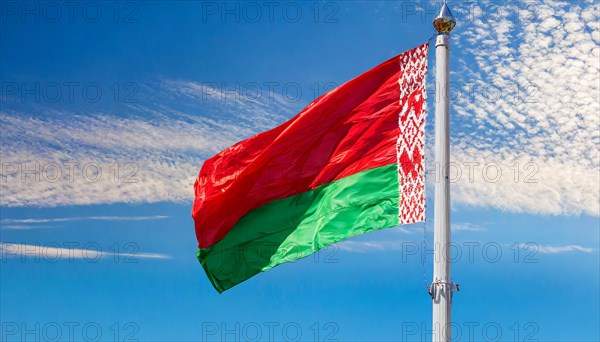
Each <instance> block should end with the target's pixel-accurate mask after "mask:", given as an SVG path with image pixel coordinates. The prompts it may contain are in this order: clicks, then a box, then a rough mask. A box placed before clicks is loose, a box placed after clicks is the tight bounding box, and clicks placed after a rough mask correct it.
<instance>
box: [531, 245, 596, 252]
mask: <svg viewBox="0 0 600 342" xmlns="http://www.w3.org/2000/svg"><path fill="white" fill-rule="evenodd" d="M520 247H521V248H524V249H531V248H533V249H534V250H535V251H537V252H539V253H542V254H559V253H567V252H583V253H592V252H593V251H594V249H593V248H587V247H582V246H579V245H566V246H550V245H537V244H520Z"/></svg>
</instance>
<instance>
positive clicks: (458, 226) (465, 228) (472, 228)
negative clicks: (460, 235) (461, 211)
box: [452, 222, 485, 232]
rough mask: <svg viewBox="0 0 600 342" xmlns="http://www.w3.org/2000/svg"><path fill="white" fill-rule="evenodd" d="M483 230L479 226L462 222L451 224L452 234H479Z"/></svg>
mask: <svg viewBox="0 0 600 342" xmlns="http://www.w3.org/2000/svg"><path fill="white" fill-rule="evenodd" d="M483 230H485V228H483V227H482V226H481V225H478V224H474V223H469V222H462V223H454V224H452V231H454V232H480V231H483Z"/></svg>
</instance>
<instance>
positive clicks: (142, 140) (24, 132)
mask: <svg viewBox="0 0 600 342" xmlns="http://www.w3.org/2000/svg"><path fill="white" fill-rule="evenodd" d="M143 89H145V91H146V93H145V94H144V95H141V98H140V99H139V101H138V103H136V104H131V105H129V106H128V108H127V113H126V114H123V113H110V112H104V111H103V112H99V113H88V114H85V115H83V114H80V113H71V112H57V111H55V110H43V111H42V112H41V113H36V114H35V115H32V114H29V113H23V112H14V111H7V110H5V111H3V112H0V125H1V126H2V136H1V137H0V143H1V145H2V149H1V151H0V159H1V160H2V165H1V170H0V193H1V195H0V205H2V206H42V207H52V206H62V205H85V204H103V203H117V202H125V203H153V202H161V201H170V202H191V201H192V199H193V183H194V180H195V178H196V176H197V173H198V171H199V169H200V166H201V165H202V162H203V160H205V159H206V158H208V157H210V156H212V155H214V154H216V153H217V152H219V151H220V150H222V149H224V148H225V147H227V146H229V145H231V144H233V143H235V142H237V141H239V140H242V139H244V138H247V137H249V136H251V135H253V134H255V133H257V132H258V131H260V130H265V129H267V128H270V127H274V126H275V125H276V124H277V123H278V122H280V121H283V119H282V118H283V117H284V116H285V115H289V112H288V111H287V110H288V109H287V107H285V106H284V102H283V100H282V99H281V96H279V95H272V96H269V97H267V98H266V99H262V100H261V99H254V98H248V97H244V96H241V95H239V94H238V95H237V97H233V95H232V94H231V92H222V93H223V94H224V95H222V96H220V95H218V94H219V93H218V90H215V89H213V88H210V87H209V88H206V87H205V86H204V85H202V84H197V83H194V82H182V81H165V82H163V83H161V84H160V85H158V86H154V87H148V88H143ZM203 92H204V93H203ZM205 94H208V95H205ZM182 103H183V104H182ZM167 104H168V105H167ZM198 112H200V113H202V115H197V113H198ZM188 113H194V114H188ZM269 113H270V114H269ZM223 114H226V115H223Z"/></svg>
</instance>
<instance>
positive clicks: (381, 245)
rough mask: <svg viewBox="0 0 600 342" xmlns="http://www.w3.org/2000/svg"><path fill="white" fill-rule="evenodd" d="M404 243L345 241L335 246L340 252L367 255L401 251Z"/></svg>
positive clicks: (396, 241) (391, 241)
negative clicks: (376, 252)
mask: <svg viewBox="0 0 600 342" xmlns="http://www.w3.org/2000/svg"><path fill="white" fill-rule="evenodd" d="M404 243H405V242H404V241H401V240H389V241H351V240H346V241H342V242H340V243H338V244H336V246H337V248H339V250H341V251H347V252H352V253H367V252H372V251H380V252H385V251H398V250H402V248H403V244H404Z"/></svg>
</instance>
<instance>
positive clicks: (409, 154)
mask: <svg viewBox="0 0 600 342" xmlns="http://www.w3.org/2000/svg"><path fill="white" fill-rule="evenodd" d="M428 54H429V44H428V43H425V44H423V45H421V46H418V47H416V48H414V49H411V50H408V51H406V52H404V53H403V54H401V55H400V56H398V58H399V63H400V76H399V79H398V84H399V86H400V106H401V109H400V114H399V125H400V135H399V137H398V142H397V143H396V153H397V157H398V181H399V185H400V208H399V221H400V224H406V223H415V222H420V221H425V168H424V166H425V156H424V147H425V116H426V113H427V102H426V99H427V93H426V91H425V78H426V76H427V57H428Z"/></svg>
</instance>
